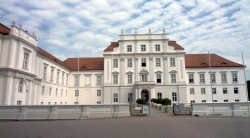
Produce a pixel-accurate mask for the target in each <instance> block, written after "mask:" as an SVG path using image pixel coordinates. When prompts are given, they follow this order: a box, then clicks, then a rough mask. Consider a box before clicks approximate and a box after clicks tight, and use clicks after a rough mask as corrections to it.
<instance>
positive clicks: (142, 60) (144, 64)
mask: <svg viewBox="0 0 250 138" xmlns="http://www.w3.org/2000/svg"><path fill="white" fill-rule="evenodd" d="M141 66H142V67H146V66H147V64H146V58H142V59H141Z"/></svg>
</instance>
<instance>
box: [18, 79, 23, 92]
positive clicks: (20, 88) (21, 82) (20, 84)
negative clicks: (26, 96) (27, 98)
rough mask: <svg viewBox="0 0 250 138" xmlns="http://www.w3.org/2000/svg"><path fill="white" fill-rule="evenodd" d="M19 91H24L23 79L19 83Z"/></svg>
mask: <svg viewBox="0 0 250 138" xmlns="http://www.w3.org/2000/svg"><path fill="white" fill-rule="evenodd" d="M18 92H23V81H20V82H19V85H18Z"/></svg>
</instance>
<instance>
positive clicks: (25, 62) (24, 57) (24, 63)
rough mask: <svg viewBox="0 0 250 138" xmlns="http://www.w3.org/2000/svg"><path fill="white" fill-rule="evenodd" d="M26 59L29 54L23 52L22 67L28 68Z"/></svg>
mask: <svg viewBox="0 0 250 138" xmlns="http://www.w3.org/2000/svg"><path fill="white" fill-rule="evenodd" d="M28 60H29V54H28V53H26V52H25V53H24V56H23V68H24V69H28Z"/></svg>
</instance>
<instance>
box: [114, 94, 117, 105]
mask: <svg viewBox="0 0 250 138" xmlns="http://www.w3.org/2000/svg"><path fill="white" fill-rule="evenodd" d="M117 102H118V94H117V93H114V103H117Z"/></svg>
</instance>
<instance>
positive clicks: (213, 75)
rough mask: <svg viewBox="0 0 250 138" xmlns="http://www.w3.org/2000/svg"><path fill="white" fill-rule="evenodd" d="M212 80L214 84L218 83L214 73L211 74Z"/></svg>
mask: <svg viewBox="0 0 250 138" xmlns="http://www.w3.org/2000/svg"><path fill="white" fill-rule="evenodd" d="M210 79H211V82H212V83H216V75H215V74H214V73H212V74H210Z"/></svg>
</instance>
